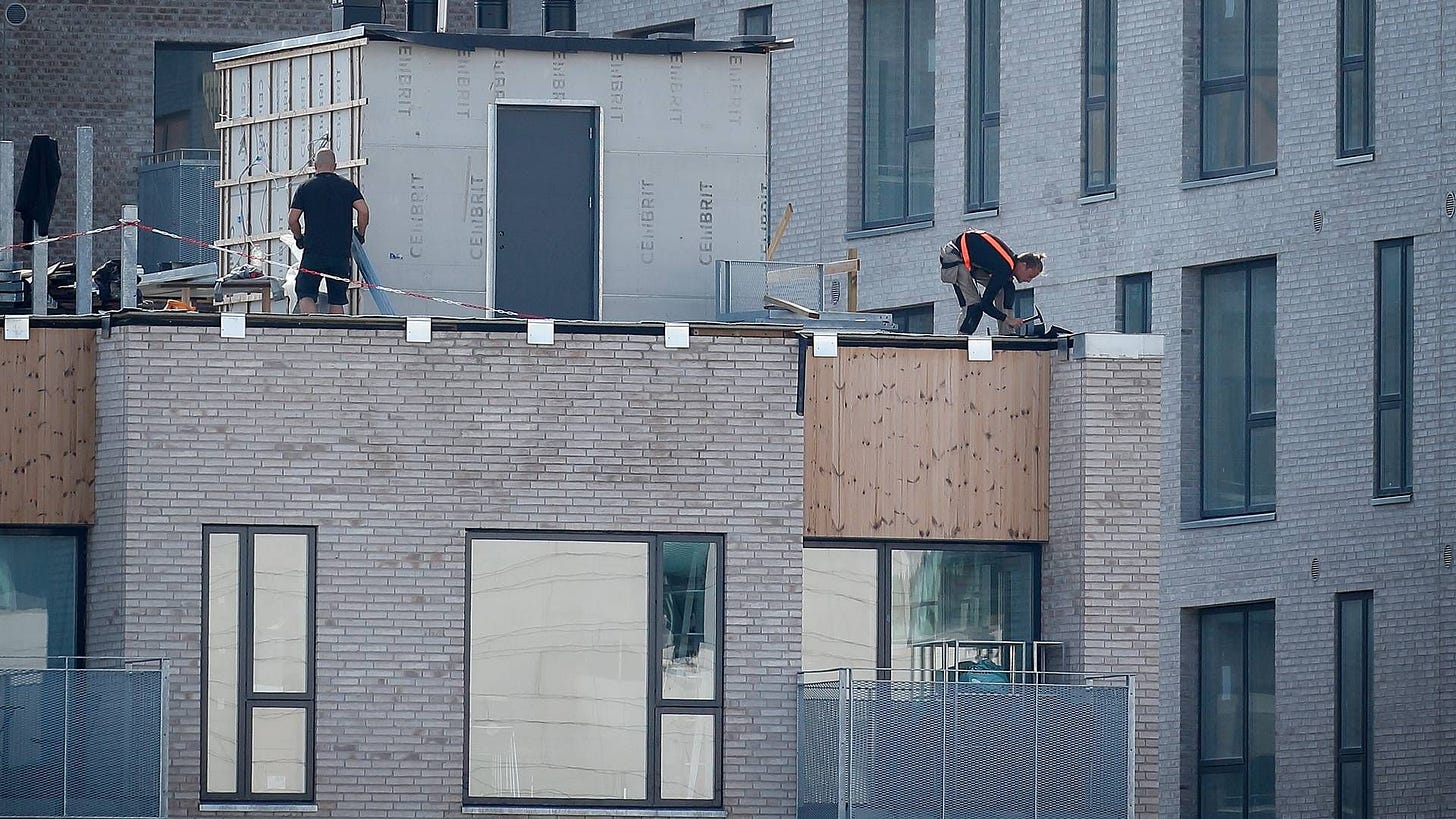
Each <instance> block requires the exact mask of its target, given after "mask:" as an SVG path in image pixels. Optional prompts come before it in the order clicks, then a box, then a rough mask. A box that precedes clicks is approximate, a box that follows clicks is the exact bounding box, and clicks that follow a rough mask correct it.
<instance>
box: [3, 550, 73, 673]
mask: <svg viewBox="0 0 1456 819" xmlns="http://www.w3.org/2000/svg"><path fill="white" fill-rule="evenodd" d="M80 584H81V535H79V534H77V533H74V532H70V531H65V530H59V531H58V530H47V529H9V528H0V657H5V658H8V659H6V661H5V662H6V663H7V664H10V665H12V666H14V665H27V664H30V663H27V662H25V661H23V660H21V659H20V658H28V659H30V660H34V663H33V665H35V666H36V667H40V668H44V667H45V666H46V665H48V663H47V662H46V658H47V657H50V658H57V659H59V658H65V657H74V656H76V655H78V654H80V653H81V608H80V592H81V586H80ZM62 664H64V663H62Z"/></svg>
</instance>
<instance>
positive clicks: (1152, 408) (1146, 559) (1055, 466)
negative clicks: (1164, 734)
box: [1042, 358, 1162, 817]
mask: <svg viewBox="0 0 1456 819" xmlns="http://www.w3.org/2000/svg"><path fill="white" fill-rule="evenodd" d="M1161 376H1162V362H1161V361H1160V360H1159V359H1157V358H1136V359H1122V358H1117V359H1114V358H1097V359H1094V358H1088V359H1073V360H1059V361H1057V362H1056V364H1055V365H1054V366H1053V368H1052V390H1051V396H1050V401H1051V413H1052V416H1051V506H1050V510H1051V519H1050V524H1051V538H1050V540H1049V542H1048V543H1047V546H1046V549H1045V551H1044V552H1043V555H1042V578H1043V579H1042V585H1043V594H1042V638H1043V639H1045V640H1060V641H1063V642H1064V643H1065V644H1066V646H1065V650H1066V654H1065V660H1066V663H1067V666H1068V667H1069V668H1072V669H1077V670H1082V671H1086V672H1088V673H1103V674H1132V675H1134V678H1135V691H1136V698H1135V703H1136V765H1137V769H1136V790H1137V802H1136V805H1137V813H1136V815H1137V816H1139V817H1151V816H1154V815H1156V813H1157V794H1158V785H1157V783H1158V757H1157V755H1158V715H1157V703H1158V690H1159V686H1158V678H1159V668H1158V637H1157V635H1158V606H1157V600H1158V545H1159V540H1160V532H1159V503H1158V501H1159V495H1160V489H1159V463H1158V462H1159V439H1160V424H1159V420H1160V413H1159V401H1160V391H1159V385H1160V381H1161Z"/></svg>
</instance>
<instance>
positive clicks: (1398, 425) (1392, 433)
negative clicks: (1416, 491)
mask: <svg viewBox="0 0 1456 819" xmlns="http://www.w3.org/2000/svg"><path fill="white" fill-rule="evenodd" d="M1378 423H1379V427H1378V429H1377V436H1376V437H1377V439H1378V440H1379V442H1380V451H1379V453H1378V460H1377V462H1376V463H1377V464H1379V467H1380V485H1379V489H1380V490H1382V491H1396V490H1399V489H1401V488H1403V487H1404V486H1405V485H1406V479H1405V452H1406V450H1405V435H1404V432H1405V408H1404V407H1399V406H1396V407H1387V408H1382V409H1380V410H1379V415H1378Z"/></svg>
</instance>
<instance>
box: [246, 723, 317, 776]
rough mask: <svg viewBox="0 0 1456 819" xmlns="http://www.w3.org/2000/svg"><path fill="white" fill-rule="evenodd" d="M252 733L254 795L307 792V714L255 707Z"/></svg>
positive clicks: (250, 728) (251, 727)
mask: <svg viewBox="0 0 1456 819" xmlns="http://www.w3.org/2000/svg"><path fill="white" fill-rule="evenodd" d="M249 730H250V732H251V734H252V760H253V770H252V787H253V793H256V794H284V793H297V794H301V793H304V792H305V790H306V789H307V782H308V711H307V710H306V709H303V708H262V707H255V708H254V709H253V721H252V725H251V726H250V727H249Z"/></svg>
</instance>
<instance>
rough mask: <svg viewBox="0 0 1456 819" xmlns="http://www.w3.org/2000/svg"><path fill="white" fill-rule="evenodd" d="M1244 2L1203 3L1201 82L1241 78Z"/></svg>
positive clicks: (1214, 0)
mask: <svg viewBox="0 0 1456 819" xmlns="http://www.w3.org/2000/svg"><path fill="white" fill-rule="evenodd" d="M1245 17H1246V12H1245V9H1244V0H1203V79H1205V80H1217V79H1223V78H1227V77H1238V76H1242V75H1243V73H1244V70H1245V68H1246V66H1245V65H1244V45H1245V40H1244V32H1245V29H1244V26H1245V23H1246V20H1245Z"/></svg>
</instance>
